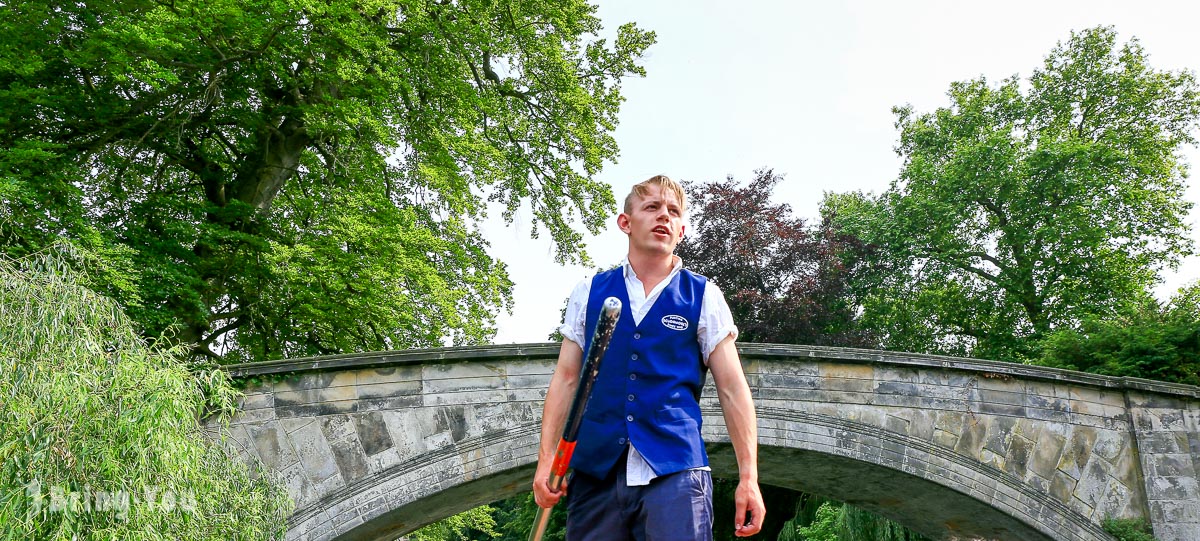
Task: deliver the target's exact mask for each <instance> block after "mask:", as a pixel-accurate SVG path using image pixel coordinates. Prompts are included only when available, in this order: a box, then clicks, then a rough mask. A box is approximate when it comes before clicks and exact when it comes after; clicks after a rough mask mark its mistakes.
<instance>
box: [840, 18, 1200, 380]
mask: <svg viewBox="0 0 1200 541" xmlns="http://www.w3.org/2000/svg"><path fill="white" fill-rule="evenodd" d="M948 96H949V98H950V102H951V103H950V105H949V106H947V107H943V108H939V109H937V110H936V111H934V112H931V113H918V112H916V111H914V110H913V109H912V108H911V107H907V106H906V107H898V108H896V109H895V112H896V115H897V121H896V126H897V128H898V129H899V130H900V142H899V145H898V147H897V149H896V150H897V152H898V153H899V154H900V156H902V157H903V158H904V165H903V169H902V171H901V173H900V176H899V178H898V179H897V180H896V181H895V182H893V184H892V186H891V188H890V189H889V190H888V191H887V192H885V193H884V194H882V196H881V197H879V198H878V200H876V201H875V203H876V204H875V205H865V206H860V207H858V210H859V212H858V213H857V215H854V216H846V217H845V218H844V219H845V221H844V224H845V226H846V227H847V229H848V230H849V231H851V232H853V233H855V234H856V235H858V236H860V237H862V238H863V239H864V240H867V241H868V242H870V243H872V244H875V245H878V246H880V247H881V248H882V249H883V250H884V251H885V252H886V253H887V254H888V257H889V258H890V259H891V261H893V263H894V264H895V265H896V266H897V267H898V268H902V269H907V272H901V273H898V274H896V275H893V276H889V277H887V279H885V280H881V281H880V282H879V283H877V284H875V285H874V288H873V291H874V293H872V294H871V295H870V296H868V297H867V298H866V299H865V300H864V309H865V313H864V320H865V321H866V322H867V323H868V325H869V326H871V327H872V328H874V329H877V330H878V331H879V332H880V334H881V336H883V337H884V343H885V344H886V345H887V346H888V347H891V348H895V349H905V350H909V351H930V352H945V353H956V354H972V355H976V356H982V357H986V358H992V359H1004V360H1022V359H1029V358H1031V357H1033V356H1034V353H1033V351H1032V349H1031V347H1032V346H1033V345H1034V344H1036V342H1037V340H1038V339H1040V338H1043V337H1045V336H1047V335H1048V334H1049V333H1050V332H1052V331H1053V330H1056V329H1061V328H1074V327H1076V326H1077V325H1079V323H1080V322H1081V321H1082V320H1083V319H1084V318H1085V317H1111V316H1115V315H1117V314H1121V313H1127V312H1128V311H1130V310H1132V309H1134V307H1136V306H1139V305H1141V304H1142V303H1144V302H1145V300H1146V299H1147V298H1149V295H1150V293H1149V290H1150V286H1152V285H1153V284H1154V283H1155V282H1156V281H1157V280H1158V275H1157V271H1158V270H1161V269H1162V268H1164V267H1167V266H1171V265H1174V264H1177V262H1178V261H1179V258H1180V257H1182V256H1184V255H1187V254H1189V253H1191V250H1192V245H1191V240H1190V238H1189V237H1188V232H1189V228H1188V225H1187V224H1186V222H1185V218H1186V216H1187V213H1188V210H1189V209H1190V208H1191V206H1192V205H1191V203H1189V202H1187V201H1186V200H1185V199H1184V198H1183V191H1184V187H1185V183H1184V178H1185V176H1186V168H1185V164H1183V163H1182V162H1181V161H1180V153H1179V151H1180V149H1181V148H1182V147H1183V146H1184V145H1189V144H1194V143H1195V128H1196V126H1197V120H1198V119H1200V97H1198V94H1197V86H1196V81H1195V77H1194V76H1193V75H1192V74H1191V73H1190V72H1166V71H1160V70H1156V69H1154V68H1152V67H1151V66H1150V65H1149V64H1148V58H1147V53H1146V52H1145V51H1144V50H1143V49H1142V47H1141V45H1140V44H1139V43H1138V42H1137V40H1136V39H1131V40H1130V41H1128V42H1127V43H1125V44H1124V45H1121V46H1118V45H1117V37H1116V33H1115V32H1114V31H1113V29H1111V28H1107V27H1099V28H1093V29H1088V30H1084V31H1081V32H1076V33H1072V35H1071V38H1070V39H1069V40H1067V41H1066V42H1065V43H1060V44H1059V45H1058V46H1056V47H1055V48H1054V49H1053V50H1052V51H1051V52H1050V54H1049V55H1048V56H1047V57H1046V60H1045V62H1044V64H1043V66H1042V67H1041V68H1040V69H1037V70H1035V71H1034V72H1033V75H1032V76H1031V77H1030V78H1029V79H1028V80H1026V81H1022V80H1020V79H1018V78H1017V77H1015V76H1014V77H1012V78H1010V79H1006V80H1004V81H1002V82H1001V83H1000V84H998V85H993V84H991V83H989V82H988V81H987V80H986V79H984V78H980V79H977V80H973V81H966V82H959V83H954V84H952V85H951V86H950V91H949V93H948Z"/></svg>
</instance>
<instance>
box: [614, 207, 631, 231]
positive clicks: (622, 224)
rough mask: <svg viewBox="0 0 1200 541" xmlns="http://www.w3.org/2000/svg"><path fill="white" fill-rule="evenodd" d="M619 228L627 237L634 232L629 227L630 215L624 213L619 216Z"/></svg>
mask: <svg viewBox="0 0 1200 541" xmlns="http://www.w3.org/2000/svg"><path fill="white" fill-rule="evenodd" d="M617 227H619V228H621V231H624V232H625V234H626V235H628V234H630V233H632V232H633V228H632V227H630V225H629V215H628V214H625V213H624V212H622V213H620V214H618V215H617Z"/></svg>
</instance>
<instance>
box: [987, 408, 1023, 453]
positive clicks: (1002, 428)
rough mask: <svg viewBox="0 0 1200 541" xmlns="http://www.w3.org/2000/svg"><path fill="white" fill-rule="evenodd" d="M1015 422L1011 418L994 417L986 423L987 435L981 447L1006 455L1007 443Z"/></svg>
mask: <svg viewBox="0 0 1200 541" xmlns="http://www.w3.org/2000/svg"><path fill="white" fill-rule="evenodd" d="M1016 424H1017V420H1016V419H1014V418H1012V417H996V418H994V419H992V420H991V421H990V422H988V423H987V425H988V429H987V434H986V435H985V436H984V440H983V446H984V447H985V448H987V449H988V450H989V451H991V452H993V453H995V454H997V455H999V456H1005V455H1007V454H1008V442H1009V439H1011V438H1012V431H1013V427H1014V426H1016Z"/></svg>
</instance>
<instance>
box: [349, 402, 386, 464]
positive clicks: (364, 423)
mask: <svg viewBox="0 0 1200 541" xmlns="http://www.w3.org/2000/svg"><path fill="white" fill-rule="evenodd" d="M353 420H354V431H355V434H356V435H357V436H358V441H359V443H360V444H361V445H362V448H363V451H364V452H365V453H366V454H367V456H371V455H375V454H378V453H381V452H383V451H385V450H387V449H390V448H391V447H392V436H391V434H390V433H389V432H388V429H387V424H386V423H385V422H384V419H383V414H382V413H379V412H377V411H372V412H367V413H360V414H356V415H354V416H353Z"/></svg>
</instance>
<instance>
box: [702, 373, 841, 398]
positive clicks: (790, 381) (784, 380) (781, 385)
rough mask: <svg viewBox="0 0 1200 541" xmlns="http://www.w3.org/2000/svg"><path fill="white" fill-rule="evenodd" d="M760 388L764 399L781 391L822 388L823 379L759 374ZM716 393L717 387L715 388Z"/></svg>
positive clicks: (813, 376)
mask: <svg viewBox="0 0 1200 541" xmlns="http://www.w3.org/2000/svg"><path fill="white" fill-rule="evenodd" d="M758 378H759V380H758V383H759V388H760V389H761V390H762V393H763V396H764V397H773V396H775V395H774V393H775V391H778V390H781V389H817V388H820V387H821V378H820V376H818V375H817V374H815V373H813V374H759V376H758ZM713 391H714V392H715V391H716V387H713Z"/></svg>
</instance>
